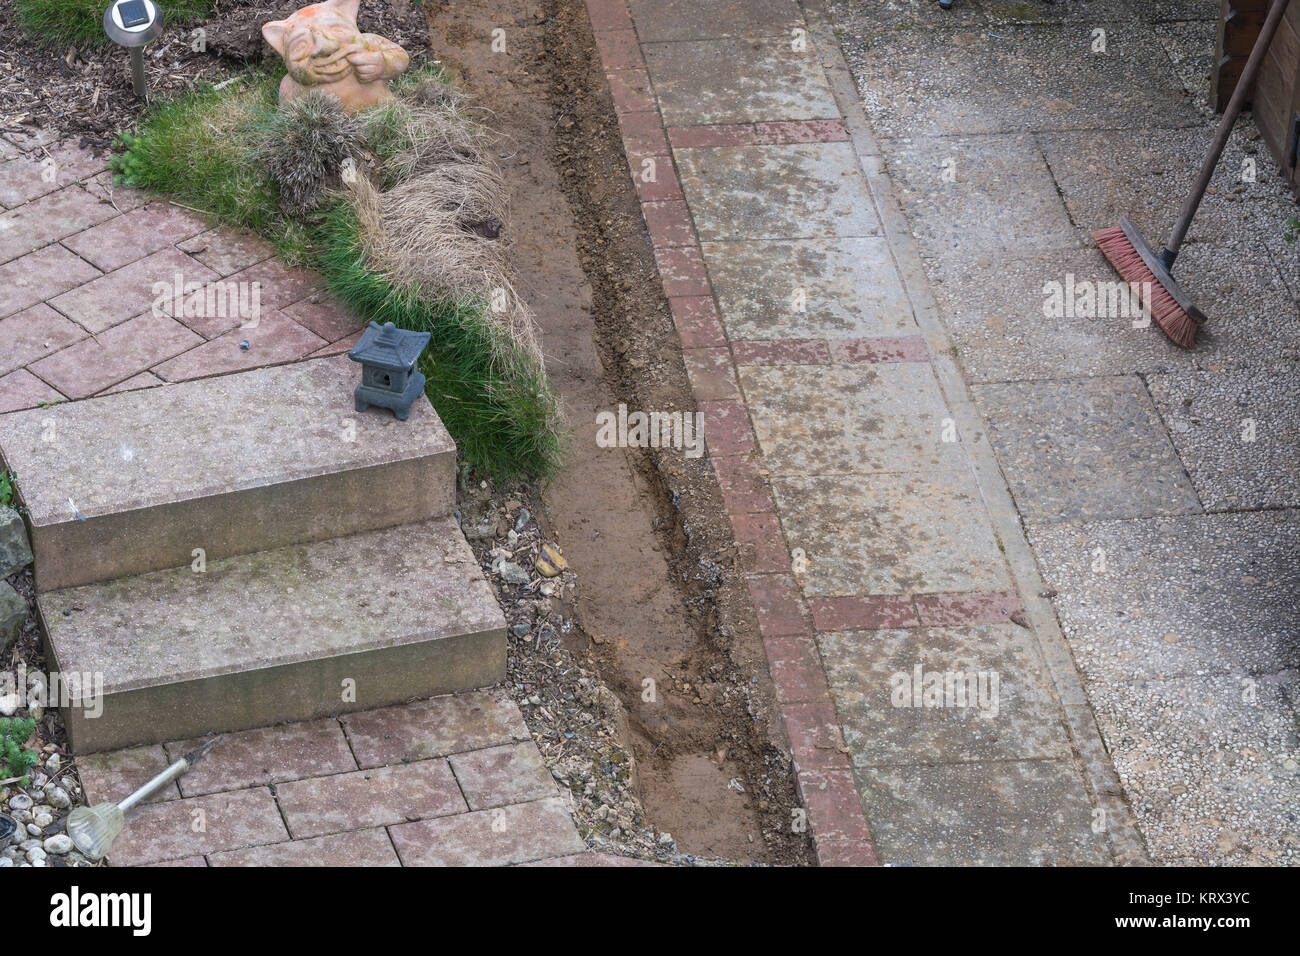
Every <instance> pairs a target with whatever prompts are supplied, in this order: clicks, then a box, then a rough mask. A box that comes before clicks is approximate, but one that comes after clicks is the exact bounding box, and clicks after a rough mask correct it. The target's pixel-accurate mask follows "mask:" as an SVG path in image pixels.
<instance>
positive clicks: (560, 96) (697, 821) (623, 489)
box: [429, 0, 812, 865]
mask: <svg viewBox="0 0 1300 956" xmlns="http://www.w3.org/2000/svg"><path fill="white" fill-rule="evenodd" d="M494 29H501V30H503V31H504V34H498V37H499V38H500V37H503V38H504V40H505V47H506V49H505V51H504V52H493V50H492V39H493V35H492V31H493V30H494ZM429 33H430V38H431V42H432V44H433V49H434V56H435V57H436V58H437V59H439V60H440V61H441V62H442V63H443V65H444V67H447V68H449V69H451V70H452V71H453V72H454V73H455V74H457V75H458V78H459V80H460V82H461V83H462V84H463V85H464V87H465V88H466V89H467V90H468V91H469V93H470V94H471V96H472V97H473V99H474V101H475V103H476V104H478V105H481V106H483V107H485V108H487V109H489V110H491V111H492V113H493V114H494V116H493V117H492V119H491V121H490V123H491V125H492V126H493V128H494V129H496V130H497V131H498V132H499V134H500V135H501V140H500V143H499V145H498V150H499V157H500V160H501V162H502V165H503V167H504V171H505V173H506V175H507V178H508V181H509V182H510V185H511V204H512V216H511V222H510V223H509V225H508V231H507V234H508V235H510V236H512V237H513V240H512V241H513V243H514V247H513V254H514V260H515V265H516V268H517V269H518V271H519V273H520V275H521V277H522V280H523V283H524V288H525V290H526V291H525V294H526V295H527V296H528V298H529V301H530V303H531V304H532V305H533V307H534V309H535V311H536V314H537V317H538V320H539V322H540V324H541V326H542V336H543V348H544V350H545V353H546V360H547V367H548V369H549V371H550V374H551V377H552V380H553V381H554V383H555V386H556V389H557V391H558V392H559V393H560V395H561V396H562V399H563V402H564V406H565V412H566V417H567V420H568V424H569V426H570V427H571V428H572V430H573V440H572V447H571V450H570V455H569V460H568V467H567V469H566V471H565V473H564V474H563V475H562V476H561V477H560V478H559V479H558V480H557V481H555V482H554V483H553V484H552V485H551V486H550V487H548V488H546V489H545V490H544V492H543V494H542V509H541V512H540V514H539V518H540V520H541V523H542V526H543V529H544V531H545V533H546V534H547V536H548V537H550V538H551V539H552V540H555V541H557V542H559V544H560V545H561V546H562V547H563V549H564V553H565V556H566V558H567V559H568V561H569V563H570V565H571V566H572V568H573V570H574V571H575V572H576V574H577V582H578V584H577V588H576V591H575V597H573V598H572V599H571V601H570V602H569V606H568V607H565V606H564V604H565V602H564V601H563V600H560V601H557V604H559V605H560V612H561V613H562V614H564V616H566V617H567V616H569V615H571V616H572V618H573V619H574V620H575V621H576V622H577V624H578V625H579V626H578V627H575V628H573V629H571V630H569V631H568V632H567V633H563V634H561V635H560V639H561V640H563V641H564V642H565V644H566V646H567V648H568V649H569V650H570V651H571V652H572V653H573V654H574V655H575V656H576V657H577V659H578V660H580V661H582V662H583V663H584V664H586V665H587V666H588V667H590V668H591V669H593V670H594V671H595V672H596V673H597V674H598V676H599V677H600V678H601V680H602V681H603V682H604V683H605V684H606V685H608V686H609V687H610V688H611V689H612V690H613V691H614V692H615V694H617V696H618V698H619V700H620V702H621V704H622V707H623V710H624V712H625V713H626V715H627V719H626V721H624V722H623V723H624V728H623V729H624V734H625V737H626V738H627V739H624V740H623V741H622V742H623V744H624V746H626V747H627V749H628V750H630V752H631V753H632V755H633V757H634V759H635V767H636V774H635V779H636V782H637V785H638V795H639V797H640V800H641V802H642V804H643V806H644V808H645V811H646V815H647V817H648V818H649V821H650V822H652V823H653V824H654V825H655V826H656V827H657V828H658V829H659V830H664V831H668V832H670V833H671V834H672V836H673V838H674V839H675V841H676V843H677V845H678V847H679V848H680V850H681V851H682V852H683V853H688V854H698V855H702V856H710V857H725V858H730V859H735V860H742V861H758V862H767V863H777V864H796V865H797V864H807V863H810V862H811V860H812V855H811V852H810V848H809V846H808V845H807V843H806V840H805V838H804V837H803V836H802V835H799V834H794V833H791V827H790V819H791V809H792V808H794V807H797V806H798V800H797V799H796V796H795V789H794V782H793V775H792V769H791V764H790V761H789V757H788V755H787V754H786V752H785V749H784V745H783V744H782V742H781V739H780V736H779V730H778V729H777V721H776V710H775V707H774V704H773V697H772V688H771V682H770V677H769V676H768V673H767V667H766V658H765V656H764V653H763V648H762V644H761V642H760V640H759V636H758V629H757V625H756V623H755V621H754V618H753V612H752V609H751V608H750V605H749V599H748V595H747V592H746V590H745V588H744V582H743V578H742V575H741V572H742V570H743V568H742V565H741V555H740V552H739V550H738V549H737V548H736V546H735V544H734V541H733V540H732V536H731V529H730V524H729V522H728V521H727V519H726V515H725V512H724V510H723V507H722V501H721V497H720V494H719V492H718V489H717V486H716V483H715V481H714V479H713V477H712V473H711V471H710V469H709V467H708V465H707V463H706V462H705V460H704V459H694V460H691V459H687V458H685V457H684V456H683V455H682V454H681V453H680V452H679V451H675V450H672V449H668V450H640V449H626V450H620V449H602V448H599V447H597V446H596V443H595V430H596V426H595V415H596V412H597V411H600V410H605V409H613V408H616V407H617V405H618V403H620V402H625V403H627V405H628V407H629V408H632V409H638V408H639V409H647V410H648V409H656V410H666V411H672V410H681V411H693V410H694V407H695V406H694V398H693V396H692V394H691V391H690V388H689V384H688V382H687V379H686V374H685V371H684V368H683V366H682V360H681V351H680V344H679V342H678V339H677V335H676V332H675V330H674V328H673V325H672V320H671V316H670V313H669V311H668V306H667V303H666V301H665V300H664V298H663V293H662V287H661V286H660V283H659V279H658V274H657V272H656V270H655V266H654V257H653V253H652V248H651V245H650V242H649V238H648V236H647V234H646V232H645V227H644V224H643V222H642V219H641V213H640V209H639V206H638V205H637V200H636V195H635V191H634V189H633V186H632V182H631V179H630V177H629V175H628V161H627V159H626V157H625V156H624V154H623V150H622V144H621V139H620V136H619V131H618V125H617V122H616V120H615V118H614V117H615V114H614V111H613V106H612V103H611V102H610V100H609V96H608V92H607V90H606V88H605V81H604V77H603V75H602V74H601V72H600V70H599V68H598V62H599V61H598V60H597V59H596V53H595V45H594V40H593V37H592V34H591V28H590V24H589V22H588V20H587V15H586V11H585V7H584V6H583V5H582V4H581V3H580V2H577V0H544V2H541V3H526V4H522V5H521V4H511V3H506V2H503V0H457V2H456V3H454V4H452V3H443V4H441V5H439V6H436V7H435V6H431V7H430V8H429ZM498 45H499V44H498ZM647 679H649V680H652V681H653V682H654V694H653V695H651V694H649V693H648V687H649V685H647V684H646V681H647ZM647 698H652V699H647Z"/></svg>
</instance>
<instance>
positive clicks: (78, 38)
mask: <svg viewBox="0 0 1300 956" xmlns="http://www.w3.org/2000/svg"><path fill="white" fill-rule="evenodd" d="M160 5H161V6H162V7H163V8H164V14H165V15H166V20H167V26H179V25H181V24H183V23H193V22H194V21H195V20H203V19H206V18H207V17H208V16H209V15H210V14H211V13H212V0H167V2H166V3H165V4H160ZM107 6H108V0H14V12H15V13H16V14H17V15H18V23H19V24H20V25H21V26H22V27H23V28H24V29H25V30H27V32H29V33H31V34H32V35H33V36H35V37H38V38H39V39H42V40H48V41H50V42H51V43H79V44H82V45H85V46H104V45H106V44H107V43H108V42H109V39H108V36H107V35H105V33H104V9H105V8H106V7H107Z"/></svg>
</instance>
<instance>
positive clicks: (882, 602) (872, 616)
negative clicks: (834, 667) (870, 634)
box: [808, 594, 917, 631]
mask: <svg viewBox="0 0 1300 956" xmlns="http://www.w3.org/2000/svg"><path fill="white" fill-rule="evenodd" d="M808 605H809V607H808V609H809V610H810V611H811V612H812V619H813V626H814V627H816V628H817V630H819V631H859V630H879V629H881V628H890V627H916V625H917V618H916V612H915V611H914V610H913V609H912V602H911V601H910V600H909V599H908V598H906V597H903V596H901V595H896V594H884V595H879V596H875V597H817V598H812V599H811V600H810V601H809V602H808Z"/></svg>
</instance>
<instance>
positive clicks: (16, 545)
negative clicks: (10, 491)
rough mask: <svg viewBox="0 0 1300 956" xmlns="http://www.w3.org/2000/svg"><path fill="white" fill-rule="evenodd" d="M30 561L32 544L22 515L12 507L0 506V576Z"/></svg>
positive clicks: (2, 576)
mask: <svg viewBox="0 0 1300 956" xmlns="http://www.w3.org/2000/svg"><path fill="white" fill-rule="evenodd" d="M31 563H32V546H31V544H30V543H29V542H28V540H27V528H26V527H25V526H24V525H23V519H22V516H21V515H19V514H18V512H17V511H14V509H13V508H0V578H6V577H8V576H9V575H11V574H13V573H14V572H15V571H17V570H18V569H19V568H25V567H26V566H27V565H29V564H31Z"/></svg>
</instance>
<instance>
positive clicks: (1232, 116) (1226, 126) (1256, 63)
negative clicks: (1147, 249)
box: [1160, 0, 1291, 269]
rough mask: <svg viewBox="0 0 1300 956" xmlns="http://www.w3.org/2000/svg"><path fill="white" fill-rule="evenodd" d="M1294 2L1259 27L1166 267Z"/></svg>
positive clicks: (1280, 1)
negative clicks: (1257, 35) (1283, 19)
mask: <svg viewBox="0 0 1300 956" xmlns="http://www.w3.org/2000/svg"><path fill="white" fill-rule="evenodd" d="M1290 3H1291V0H1274V2H1273V7H1272V9H1270V10H1269V11H1268V17H1267V18H1266V19H1265V20H1264V26H1263V28H1262V29H1261V30H1260V31H1259V38H1258V39H1256V40H1255V46H1254V47H1253V48H1252V49H1251V51H1250V59H1248V60H1247V61H1246V66H1245V68H1244V69H1243V70H1242V71H1241V78H1240V79H1239V80H1237V86H1236V88H1235V89H1234V90H1233V91H1232V98H1231V99H1230V100H1228V106H1227V109H1225V110H1224V111H1223V119H1222V120H1221V121H1220V123H1219V128H1218V130H1217V131H1216V132H1215V134H1214V142H1213V144H1211V146H1210V151H1209V152H1208V153H1206V154H1205V162H1204V163H1202V164H1201V172H1200V175H1198V176H1197V177H1196V184H1195V185H1194V186H1193V187H1192V191H1191V192H1190V193H1188V195H1187V199H1186V200H1185V201H1184V202H1183V208H1182V209H1180V210H1179V211H1178V219H1177V220H1176V221H1175V222H1174V231H1173V232H1172V233H1170V234H1169V241H1168V242H1167V243H1165V250H1164V252H1162V253H1161V254H1160V260H1161V261H1162V262H1163V263H1164V264H1165V268H1166V269H1168V268H1171V267H1172V266H1173V264H1174V259H1176V258H1177V257H1178V249H1179V247H1180V246H1182V244H1183V239H1184V238H1186V236H1187V230H1188V229H1189V228H1190V227H1191V225H1192V217H1193V216H1195V215H1196V209H1197V207H1198V206H1200V204H1201V199H1202V198H1204V196H1205V190H1206V188H1207V187H1208V186H1209V185H1210V177H1212V176H1213V175H1214V167H1216V166H1218V165H1219V157H1220V156H1222V155H1223V148H1224V147H1225V146H1226V145H1227V144H1228V137H1229V136H1231V135H1232V127H1233V126H1235V125H1236V123H1237V117H1238V116H1239V115H1240V114H1241V108H1242V106H1244V105H1245V103H1246V97H1247V96H1249V95H1250V88H1251V87H1252V86H1253V85H1254V83H1255V74H1257V73H1258V72H1259V67H1260V64H1261V63H1263V62H1264V56H1265V55H1266V54H1267V53H1268V48H1269V45H1270V44H1272V42H1273V37H1274V36H1275V35H1276V34H1277V28H1278V24H1280V23H1281V22H1282V17H1283V15H1284V14H1285V13H1286V8H1287V6H1288V5H1289V4H1290Z"/></svg>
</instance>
